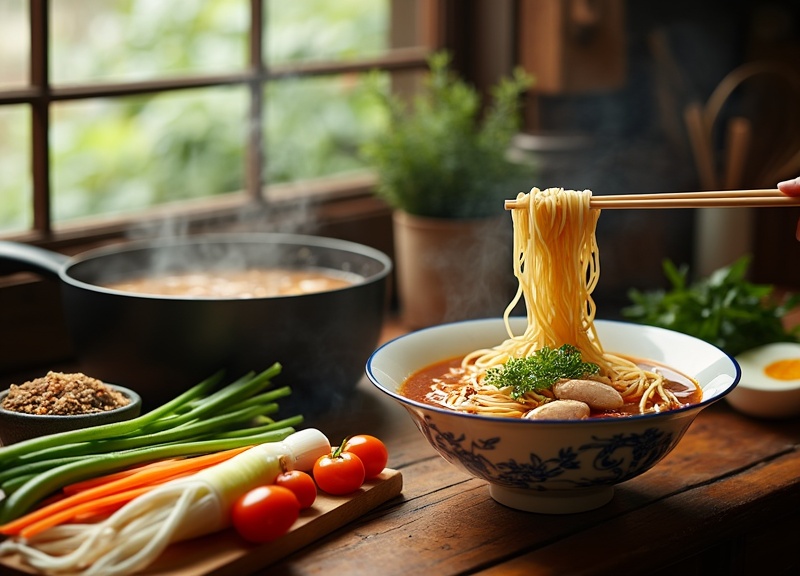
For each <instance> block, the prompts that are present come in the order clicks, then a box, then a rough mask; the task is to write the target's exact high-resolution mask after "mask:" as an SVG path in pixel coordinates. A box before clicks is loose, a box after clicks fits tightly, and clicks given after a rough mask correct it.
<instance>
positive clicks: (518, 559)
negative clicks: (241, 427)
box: [0, 322, 800, 576]
mask: <svg viewBox="0 0 800 576" xmlns="http://www.w3.org/2000/svg"><path fill="white" fill-rule="evenodd" d="M400 332H402V327H400V326H398V325H397V324H396V323H394V322H391V323H389V325H388V326H387V328H386V330H385V333H384V339H387V338H390V337H393V336H395V335H397V334H398V333H400ZM310 424H312V425H315V426H318V427H319V428H320V429H322V430H323V431H325V432H326V434H328V436H329V437H330V438H331V439H332V440H333V439H336V438H342V437H344V436H345V435H347V434H353V433H359V432H361V433H371V434H375V435H377V436H379V437H381V438H383V439H384V440H385V441H386V443H387V445H388V448H389V452H390V460H389V466H390V467H391V468H394V469H397V470H399V471H400V472H401V474H402V476H403V491H402V495H401V496H400V497H398V498H395V499H392V500H390V501H388V502H387V503H385V504H383V505H381V506H380V507H379V508H377V509H375V510H374V511H371V512H369V513H368V514H367V515H365V516H362V517H361V518H360V519H358V520H356V521H354V522H351V523H350V524H347V525H346V526H344V527H343V528H340V529H338V530H336V531H334V532H332V533H330V534H329V535H327V536H325V537H323V538H322V539H320V540H317V541H316V542H314V543H312V544H310V545H308V546H306V547H305V548H302V549H300V550H299V551H298V552H295V553H294V554H291V555H289V556H288V557H286V558H285V559H284V560H281V561H280V562H279V563H278V564H273V565H272V566H270V567H269V568H268V569H265V570H263V571H262V572H261V573H262V574H283V575H287V576H301V575H311V574H341V575H347V576H355V575H360V574H363V575H365V576H374V575H375V574H380V575H382V576H383V575H394V574H397V575H399V574H403V575H405V574H436V575H437V576H438V575H444V574H486V575H493V574H502V575H504V576H505V575H513V574H527V575H570V576H574V575H591V574H597V575H603V576H606V575H612V574H613V575H622V574H635V575H642V574H653V575H658V576H661V575H668V574H669V575H672V574H698V575H704V576H706V575H714V576H715V575H722V574H754V575H755V574H758V575H768V576H772V575H776V574H790V573H792V574H793V573H796V571H797V569H798V568H799V567H800V555H798V553H797V547H798V536H800V524H798V521H800V518H798V510H800V454H799V453H798V449H797V448H798V442H799V441H800V419H794V420H789V421H775V422H770V421H759V420H754V419H750V418H747V417H745V416H742V415H740V414H738V413H736V412H734V411H733V410H732V409H731V408H729V406H728V405H727V403H726V402H724V401H721V402H718V403H717V404H715V405H713V406H712V407H710V408H708V409H706V410H705V411H703V412H702V413H701V414H700V416H698V418H697V419H696V420H695V422H694V423H693V424H692V425H691V427H690V428H689V431H688V432H687V433H686V435H685V436H684V438H683V439H682V440H681V442H680V444H679V445H678V446H677V448H676V449H675V450H674V451H673V452H672V453H671V454H669V456H667V457H666V458H665V459H664V460H663V461H662V462H660V463H659V464H658V465H657V466H656V467H655V468H653V469H652V470H650V471H648V472H646V473H645V474H643V475H642V476H639V477H638V478H635V479H633V480H630V481H628V482H625V483H623V484H621V485H620V486H618V487H617V489H616V494H615V497H614V499H613V500H612V501H611V503H609V504H608V505H606V506H604V507H603V508H600V509H598V510H594V511H591V512H585V513H580V514H572V515H564V516H551V515H540V514H530V513H524V512H519V511H516V510H512V509H509V508H506V507H504V506H502V505H500V504H497V503H496V502H495V501H494V500H492V499H491V498H490V497H489V492H488V487H487V485H486V483H484V482H482V481H478V480H476V479H473V478H471V477H469V476H466V475H465V474H463V473H462V472H460V471H459V470H457V469H456V468H455V467H453V466H451V465H450V464H448V463H447V462H445V461H444V460H443V459H442V458H441V457H439V456H438V455H437V454H436V453H435V452H434V450H433V449H432V448H431V447H430V446H429V445H428V443H427V442H426V441H425V439H424V438H423V436H422V434H420V433H419V432H418V431H417V430H416V428H415V427H414V424H413V423H412V420H411V418H410V416H409V415H408V414H407V413H406V412H405V410H404V409H403V408H402V407H401V406H400V405H399V404H396V403H395V402H394V401H393V400H392V399H391V398H389V397H387V396H386V395H384V394H383V393H381V392H379V391H378V390H377V389H375V388H374V387H373V386H372V385H371V384H370V383H369V382H368V381H366V379H365V380H364V381H362V382H361V383H360V384H359V386H358V388H357V390H356V394H355V395H354V397H353V399H352V402H351V404H350V406H349V408H348V410H347V412H346V413H344V414H337V415H334V416H332V417H329V418H327V421H326V420H320V421H317V422H312V423H310ZM0 572H2V570H1V569H0Z"/></svg>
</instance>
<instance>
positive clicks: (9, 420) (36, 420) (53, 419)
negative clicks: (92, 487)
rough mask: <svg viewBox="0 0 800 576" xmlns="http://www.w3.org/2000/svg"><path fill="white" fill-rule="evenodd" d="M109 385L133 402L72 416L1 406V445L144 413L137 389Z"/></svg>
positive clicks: (2, 396)
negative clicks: (14, 409)
mask: <svg viewBox="0 0 800 576" xmlns="http://www.w3.org/2000/svg"><path fill="white" fill-rule="evenodd" d="M106 386H108V387H110V388H113V389H114V390H117V391H118V392H121V393H122V394H124V395H125V396H127V397H128V398H130V402H129V403H128V404H127V405H125V406H122V407H120V408H115V409H114V410H107V411H105V412H92V413H90V414H75V415H70V416H56V415H43V414H26V413H24V412H15V411H13V410H6V409H4V408H2V407H0V445H4V446H8V445H9V444H14V443H15V442H21V441H23V440H28V439H30V438H36V437H37V436H45V435H47V434H56V433H57V432H66V431H68V430H77V429H79V428H88V427H91V426H99V425H100V424H110V423H112V422H122V421H123V420H130V419H132V418H136V417H137V416H138V415H139V414H140V413H141V410H142V399H141V397H140V396H139V395H138V394H137V393H136V392H134V391H133V390H129V389H128V388H124V387H122V386H117V385H116V384H106ZM7 395H8V390H3V391H2V392H0V405H2V403H3V400H5V397H6V396H7Z"/></svg>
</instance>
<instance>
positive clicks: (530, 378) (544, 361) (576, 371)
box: [484, 344, 600, 398]
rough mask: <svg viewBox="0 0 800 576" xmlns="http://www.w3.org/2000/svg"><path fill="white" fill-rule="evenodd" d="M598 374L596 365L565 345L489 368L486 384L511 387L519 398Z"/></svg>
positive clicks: (513, 394) (568, 345)
mask: <svg viewBox="0 0 800 576" xmlns="http://www.w3.org/2000/svg"><path fill="white" fill-rule="evenodd" d="M599 371H600V367H599V366H598V365H597V364H592V363H591V362H584V361H583V358H582V357H581V352H580V350H578V349H577V348H576V347H575V346H572V345H570V344H564V345H563V346H561V348H557V349H555V350H554V349H552V348H548V347H547V346H545V347H544V348H540V349H539V350H537V351H536V352H534V353H533V354H532V355H530V356H528V357H526V358H512V359H510V360H509V361H508V362H506V363H505V364H504V365H503V366H498V367H496V368H490V369H489V370H487V372H486V377H485V378H484V384H489V385H492V386H495V387H497V388H505V387H507V386H510V387H511V389H512V390H511V396H512V397H513V398H519V397H520V396H522V395H524V394H525V393H527V392H541V391H543V390H548V389H550V388H551V387H552V386H553V384H555V383H556V382H558V381H559V380H561V379H567V380H569V379H575V378H586V377H587V376H591V375H593V374H597V373H598V372H599Z"/></svg>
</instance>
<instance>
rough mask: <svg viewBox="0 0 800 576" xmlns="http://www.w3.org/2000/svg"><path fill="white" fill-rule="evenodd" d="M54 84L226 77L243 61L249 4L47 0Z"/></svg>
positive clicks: (232, 0)
mask: <svg viewBox="0 0 800 576" xmlns="http://www.w3.org/2000/svg"><path fill="white" fill-rule="evenodd" d="M51 6H52V8H51V13H52V19H51V35H52V47H51V54H50V59H51V60H50V62H51V72H50V73H51V79H52V82H53V83H75V82H80V81H87V80H95V81H97V80H102V81H111V80H117V81H118V80H141V79H145V78H153V77H156V76H159V75H162V76H163V75H176V74H188V73H200V72H202V73H212V72H216V73H219V72H230V71H233V70H241V69H243V67H244V66H245V65H246V62H247V36H248V34H247V32H248V27H249V18H250V15H249V14H250V13H249V6H248V3H247V0H169V1H168V2H163V1H161V0H51Z"/></svg>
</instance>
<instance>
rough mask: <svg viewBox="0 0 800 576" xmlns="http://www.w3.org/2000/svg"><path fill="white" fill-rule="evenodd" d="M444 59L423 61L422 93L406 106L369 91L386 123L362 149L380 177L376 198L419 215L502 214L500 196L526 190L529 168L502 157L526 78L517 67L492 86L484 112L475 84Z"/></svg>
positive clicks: (517, 124)
mask: <svg viewBox="0 0 800 576" xmlns="http://www.w3.org/2000/svg"><path fill="white" fill-rule="evenodd" d="M449 65H450V57H449V55H448V54H447V53H446V52H439V53H436V54H434V55H433V56H431V58H430V59H429V67H430V73H429V75H428V76H427V77H426V81H425V85H424V89H423V90H422V91H421V93H419V94H418V95H417V96H416V97H415V98H414V99H413V100H412V101H411V102H410V103H407V102H406V101H404V100H403V99H401V98H399V97H391V96H386V93H385V91H383V90H380V89H379V87H378V86H377V84H376V85H375V90H374V92H375V93H376V94H377V95H379V97H381V98H382V100H383V102H384V103H385V106H386V108H387V110H388V112H389V121H388V122H389V125H388V126H387V127H386V130H384V131H381V132H380V133H379V134H378V135H377V136H376V137H375V138H374V139H373V140H371V141H370V142H368V143H366V144H365V145H364V146H363V148H362V154H363V156H364V158H365V159H366V160H367V161H368V162H370V163H371V164H372V165H373V166H374V167H375V169H376V170H377V172H378V177H379V182H378V187H377V189H376V194H377V195H378V196H379V197H381V198H383V199H384V200H386V201H387V202H388V203H389V205H391V206H392V207H393V208H396V209H401V210H404V211H406V212H408V213H410V214H414V215H417V216H429V217H440V218H475V217H483V216H489V215H492V214H502V213H503V199H504V198H506V197H509V196H513V195H515V194H516V193H517V192H519V191H520V190H522V189H526V188H527V187H529V186H527V187H526V182H530V180H531V178H532V176H533V174H532V169H531V167H530V166H523V165H520V164H515V163H513V162H511V161H509V160H508V159H507V152H508V149H509V146H510V144H511V141H512V138H513V137H514V135H515V134H516V133H517V131H518V130H519V127H520V124H521V105H520V96H521V95H522V93H523V92H524V91H525V90H526V89H527V88H528V87H529V86H530V85H531V84H532V82H533V80H532V78H531V77H530V76H529V75H527V74H526V73H525V72H524V71H523V70H522V69H517V70H516V71H515V72H514V74H513V76H512V77H510V78H503V79H502V80H500V82H499V83H498V84H497V85H496V86H495V87H494V88H493V89H492V93H491V95H492V100H491V103H490V105H489V107H488V110H486V111H485V113H483V112H482V106H481V98H480V95H479V94H478V92H477V91H476V90H475V88H474V87H473V86H470V85H468V84H467V83H465V82H464V81H463V80H461V79H460V78H458V77H457V76H456V75H455V74H454V73H453V72H452V70H451V69H450V66H449Z"/></svg>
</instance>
